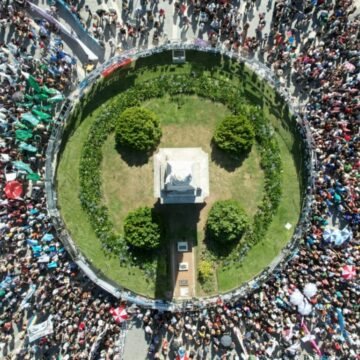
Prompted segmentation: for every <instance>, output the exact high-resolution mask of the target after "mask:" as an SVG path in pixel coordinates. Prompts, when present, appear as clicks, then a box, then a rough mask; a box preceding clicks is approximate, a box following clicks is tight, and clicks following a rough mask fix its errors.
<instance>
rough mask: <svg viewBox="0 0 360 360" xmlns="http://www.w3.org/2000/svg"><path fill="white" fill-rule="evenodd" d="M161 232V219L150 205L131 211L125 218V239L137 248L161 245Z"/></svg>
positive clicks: (147, 248)
mask: <svg viewBox="0 0 360 360" xmlns="http://www.w3.org/2000/svg"><path fill="white" fill-rule="evenodd" d="M161 233H162V231H161V224H160V219H159V217H158V216H156V214H155V213H154V211H153V210H152V209H150V208H149V207H141V208H138V209H136V210H134V211H131V212H129V214H128V215H127V216H126V218H125V222H124V238H125V241H126V242H127V243H128V244H129V245H131V246H133V247H135V248H137V249H145V250H152V249H155V248H157V247H158V246H159V245H160V241H161Z"/></svg>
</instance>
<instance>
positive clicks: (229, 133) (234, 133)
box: [214, 114, 255, 157]
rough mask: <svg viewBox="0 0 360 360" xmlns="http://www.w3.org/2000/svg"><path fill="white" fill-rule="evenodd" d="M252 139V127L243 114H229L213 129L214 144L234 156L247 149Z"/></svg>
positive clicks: (249, 147) (253, 138)
mask: <svg viewBox="0 0 360 360" xmlns="http://www.w3.org/2000/svg"><path fill="white" fill-rule="evenodd" d="M254 140H255V131H254V127H253V125H252V123H251V122H250V121H249V119H248V118H247V117H246V116H245V115H241V114H240V115H229V116H227V117H225V118H224V119H223V120H222V121H221V123H220V124H219V125H218V126H217V128H216V129H215V134H214V141H215V143H216V145H217V146H218V147H219V148H220V149H221V150H224V151H226V152H229V153H230V154H231V155H233V156H235V157H238V156H240V155H241V154H242V153H244V152H247V151H249V150H250V149H251V146H252V144H253V143H254Z"/></svg>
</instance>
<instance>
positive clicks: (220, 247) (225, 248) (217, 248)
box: [204, 225, 244, 259]
mask: <svg viewBox="0 0 360 360" xmlns="http://www.w3.org/2000/svg"><path fill="white" fill-rule="evenodd" d="M243 237H244V234H243V235H242V236H241V237H240V238H239V239H238V240H237V241H233V242H230V243H219V242H216V241H214V240H213V239H212V238H211V236H210V234H209V232H208V231H207V229H206V225H205V241H204V242H205V245H206V248H207V249H208V250H209V252H210V253H211V254H212V255H214V256H215V257H216V258H218V259H223V258H226V257H227V256H229V255H230V254H231V252H232V251H233V250H234V249H235V248H236V246H237V245H238V244H239V242H240V241H241V239H242V238H243Z"/></svg>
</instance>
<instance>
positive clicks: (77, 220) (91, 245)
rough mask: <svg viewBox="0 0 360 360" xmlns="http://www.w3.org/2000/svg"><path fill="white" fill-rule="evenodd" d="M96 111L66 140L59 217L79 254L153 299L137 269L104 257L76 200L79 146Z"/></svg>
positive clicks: (60, 172)
mask: <svg viewBox="0 0 360 360" xmlns="http://www.w3.org/2000/svg"><path fill="white" fill-rule="evenodd" d="M101 111H102V108H99V109H97V110H96V111H95V112H94V113H93V114H92V115H91V116H89V117H87V118H86V120H85V121H83V122H82V123H81V125H80V126H79V127H78V128H77V129H76V131H75V132H74V133H73V135H72V136H71V137H70V138H69V140H68V142H67V145H66V148H65V150H64V152H63V154H62V156H61V159H60V163H59V166H58V171H57V190H58V204H59V207H60V212H61V216H62V218H63V220H64V222H65V224H66V227H67V229H68V230H69V232H70V234H71V236H72V238H73V239H74V241H75V242H76V244H77V246H78V247H79V249H80V250H81V252H82V253H83V254H84V255H85V256H86V257H87V258H88V259H89V260H90V261H91V262H92V263H93V264H94V265H95V266H96V267H97V268H98V269H100V270H101V272H102V273H103V274H104V275H105V276H107V277H108V278H110V279H112V280H114V281H116V282H117V283H119V284H121V285H124V286H126V287H128V288H130V289H134V290H136V291H137V292H138V293H141V294H144V295H148V296H154V293H155V284H153V282H149V281H147V278H146V277H145V276H143V273H142V271H141V270H140V269H138V268H136V267H131V266H128V267H123V266H120V263H119V260H118V259H117V258H109V257H107V256H105V255H104V252H103V251H102V248H101V243H100V241H99V240H98V239H97V237H96V236H95V233H94V231H93V229H92V227H91V224H90V223H89V220H88V217H87V215H86V214H85V212H84V211H83V210H82V208H81V204H80V200H79V172H78V169H79V162H80V153H81V148H82V145H83V143H84V141H85V139H86V137H87V135H88V131H89V129H90V127H91V125H92V123H93V121H94V120H95V118H96V114H97V113H99V112H101Z"/></svg>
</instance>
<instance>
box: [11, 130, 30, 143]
mask: <svg viewBox="0 0 360 360" xmlns="http://www.w3.org/2000/svg"><path fill="white" fill-rule="evenodd" d="M15 137H16V139H17V140H23V141H25V140H28V139H31V138H32V132H31V131H30V130H20V129H18V130H15Z"/></svg>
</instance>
